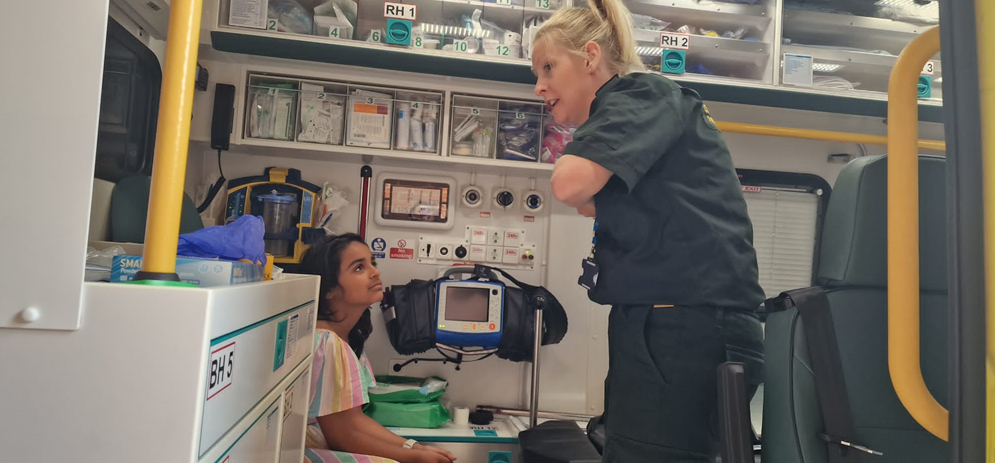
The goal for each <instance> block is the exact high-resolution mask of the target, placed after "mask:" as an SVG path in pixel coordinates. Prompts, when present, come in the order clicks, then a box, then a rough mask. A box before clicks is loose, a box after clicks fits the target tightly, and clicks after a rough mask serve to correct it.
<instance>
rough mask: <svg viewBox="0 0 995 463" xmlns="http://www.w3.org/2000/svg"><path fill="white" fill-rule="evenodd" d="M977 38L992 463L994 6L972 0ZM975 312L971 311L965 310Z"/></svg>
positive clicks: (992, 452)
mask: <svg viewBox="0 0 995 463" xmlns="http://www.w3.org/2000/svg"><path fill="white" fill-rule="evenodd" d="M974 14H975V16H974V17H975V25H976V28H977V34H978V87H979V88H978V98H979V101H980V102H981V105H980V106H981V163H982V170H983V188H984V190H983V195H984V201H983V202H982V207H983V208H984V234H985V314H986V327H987V333H988V342H987V355H986V357H987V361H986V362H985V371H986V376H985V379H986V382H987V385H986V387H987V392H988V393H987V397H986V400H985V402H986V407H987V419H986V420H985V421H986V423H985V426H986V428H987V429H986V435H987V436H988V437H987V445H986V454H987V455H986V458H985V460H986V461H995V56H993V53H995V2H992V1H991V0H975V2H974ZM966 309H967V310H975V308H974V307H966Z"/></svg>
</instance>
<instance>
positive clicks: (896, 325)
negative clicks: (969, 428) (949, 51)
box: [888, 27, 950, 440]
mask: <svg viewBox="0 0 995 463" xmlns="http://www.w3.org/2000/svg"><path fill="white" fill-rule="evenodd" d="M939 51H940V29H939V28H938V27H933V28H931V29H929V30H927V31H926V32H924V33H923V34H922V35H920V36H919V37H916V38H915V39H914V40H913V41H912V42H911V43H909V45H908V46H906V47H905V49H904V50H902V53H901V54H900V55H899V56H898V61H897V62H896V63H895V67H894V68H892V70H891V78H890V80H889V82H888V370H889V372H890V373H891V382H892V384H893V385H894V386H895V392H896V393H898V398H899V399H901V401H902V404H903V405H904V406H905V408H906V409H908V411H909V413H910V414H911V415H912V417H913V418H915V420H916V421H918V422H919V424H920V425H922V427H923V428H926V430H927V431H929V432H930V433H932V434H934V435H935V436H936V437H939V438H940V439H943V440H948V438H949V431H950V422H949V414H948V412H947V410H946V409H945V408H943V406H942V405H940V403H939V402H937V401H936V399H935V398H934V397H933V395H932V394H931V393H930V392H929V389H927V388H926V381H925V380H924V379H923V377H922V367H921V365H920V359H919V156H918V151H917V149H916V140H917V139H918V138H919V120H918V117H919V116H918V111H917V109H918V107H917V92H916V87H917V85H918V83H919V75H920V73H921V72H922V68H923V66H925V64H926V61H928V60H929V59H930V58H931V57H933V55H935V54H937V53H939Z"/></svg>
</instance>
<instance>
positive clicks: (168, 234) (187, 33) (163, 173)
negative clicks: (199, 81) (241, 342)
mask: <svg viewBox="0 0 995 463" xmlns="http://www.w3.org/2000/svg"><path fill="white" fill-rule="evenodd" d="M202 4H203V0H173V2H172V4H170V6H169V7H170V13H169V31H168V35H167V37H166V62H165V69H164V72H163V79H162V93H161V96H160V98H159V122H158V127H157V128H156V139H155V158H154V160H153V163H152V187H151V190H150V191H149V212H148V219H147V221H146V225H145V251H144V257H143V259H142V271H143V272H147V273H152V274H166V275H169V274H174V273H176V245H177V242H178V241H179V234H180V211H181V209H182V207H183V182H184V179H185V178H186V170H187V150H188V148H189V145H190V117H191V115H192V114H193V93H194V84H195V81H196V76H195V74H196V64H197V47H198V46H199V45H200V16H201V8H202Z"/></svg>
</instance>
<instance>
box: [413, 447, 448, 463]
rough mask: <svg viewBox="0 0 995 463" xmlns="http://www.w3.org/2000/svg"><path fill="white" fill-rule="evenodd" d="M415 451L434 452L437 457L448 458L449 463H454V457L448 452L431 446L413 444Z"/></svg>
mask: <svg viewBox="0 0 995 463" xmlns="http://www.w3.org/2000/svg"><path fill="white" fill-rule="evenodd" d="M415 449H417V450H426V451H429V452H435V453H438V454H439V455H442V456H444V457H446V458H448V459H449V460H450V461H456V455H453V454H452V453H450V452H449V451H448V450H445V449H440V448H439V447H433V446H431V445H423V444H415Z"/></svg>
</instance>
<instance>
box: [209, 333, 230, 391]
mask: <svg viewBox="0 0 995 463" xmlns="http://www.w3.org/2000/svg"><path fill="white" fill-rule="evenodd" d="M234 366H235V343H234V342H231V343H229V344H226V345H224V346H222V347H219V348H217V349H215V350H214V351H212V352H211V361H210V362H209V368H210V372H209V374H208V376H207V400H211V399H213V398H214V397H215V396H217V395H218V394H220V393H221V392H222V391H224V390H225V389H228V387H229V386H231V382H232V369H233V368H234Z"/></svg>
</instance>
